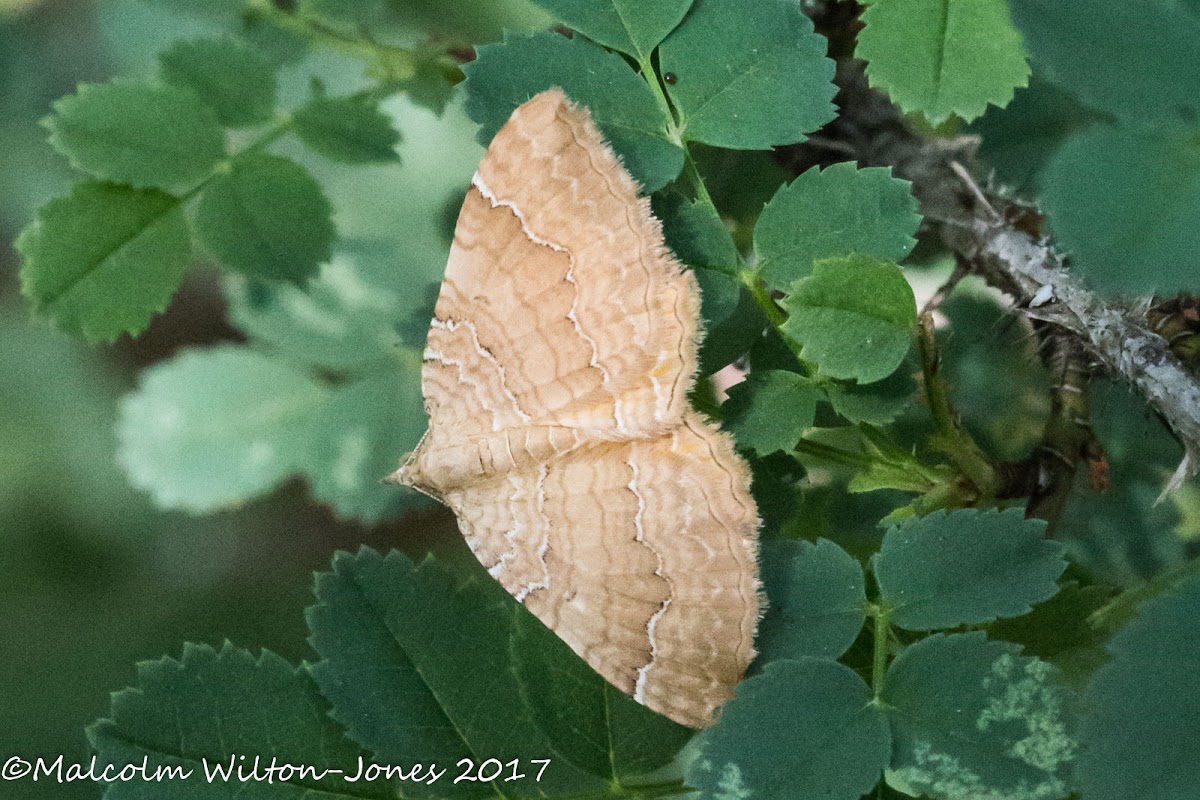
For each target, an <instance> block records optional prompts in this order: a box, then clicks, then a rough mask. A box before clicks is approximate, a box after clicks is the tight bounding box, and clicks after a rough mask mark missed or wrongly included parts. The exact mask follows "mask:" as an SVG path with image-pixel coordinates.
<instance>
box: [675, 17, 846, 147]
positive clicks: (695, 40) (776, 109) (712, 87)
mask: <svg viewBox="0 0 1200 800" xmlns="http://www.w3.org/2000/svg"><path fill="white" fill-rule="evenodd" d="M747 11H748V9H747V7H746V4H745V3H744V2H743V1H742V0H696V2H695V4H694V5H693V6H692V10H691V11H689V12H688V15H687V16H686V17H684V20H683V23H682V24H680V26H679V27H678V28H676V29H675V30H674V32H672V33H671V35H670V36H668V37H667V39H666V41H664V42H663V43H662V46H661V47H660V48H659V60H660V63H661V67H662V71H663V73H664V74H666V73H668V72H669V73H671V74H672V75H673V76H674V81H673V82H671V83H668V84H667V92H668V94H670V96H671V100H672V101H673V102H674V104H675V107H676V109H677V110H678V112H679V115H680V117H681V122H682V125H681V127H682V135H683V137H684V138H685V139H687V140H689V141H697V142H706V143H708V144H712V145H717V146H718V147H730V148H735V149H740V150H763V149H766V148H768V147H771V146H772V145H782V144H792V143H794V142H800V141H803V140H804V135H805V134H806V133H810V132H812V131H814V130H816V129H817V128H819V127H821V126H822V125H824V124H825V123H826V122H829V121H830V120H831V119H833V117H834V108H833V103H832V100H833V95H834V92H835V87H834V85H833V62H832V61H831V60H830V59H828V58H826V57H825V50H826V48H827V46H828V41H827V40H826V39H825V37H823V36H820V35H818V34H817V33H815V32H814V31H813V24H812V21H811V20H810V19H809V18H808V17H807V16H805V14H804V12H803V11H802V10H801V8H800V5H799V4H798V3H795V2H791V0H758V2H756V3H755V4H754V7H753V11H752V13H747Z"/></svg>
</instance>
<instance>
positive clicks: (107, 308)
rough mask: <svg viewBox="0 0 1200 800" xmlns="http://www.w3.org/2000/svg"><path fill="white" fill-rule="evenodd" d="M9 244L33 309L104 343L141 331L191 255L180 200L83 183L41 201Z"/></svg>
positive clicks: (164, 301)
mask: <svg viewBox="0 0 1200 800" xmlns="http://www.w3.org/2000/svg"><path fill="white" fill-rule="evenodd" d="M16 247H17V251H18V252H19V253H20V254H21V257H22V259H23V263H22V266H21V291H22V292H23V293H24V294H25V295H26V296H27V297H28V298H29V299H30V300H31V301H32V303H33V308H34V311H35V313H37V314H38V315H40V316H44V317H48V318H50V319H51V320H53V321H54V323H55V324H56V325H58V326H59V327H60V328H62V329H63V330H65V331H69V332H71V333H75V334H79V335H81V336H83V337H85V338H88V339H99V340H105V341H112V340H113V339H115V338H117V336H118V335H119V334H121V333H126V332H128V333H134V334H136V333H140V332H141V331H143V330H145V328H146V326H147V325H148V324H149V323H150V318H151V316H153V315H154V314H155V313H157V312H159V311H162V310H163V309H164V308H166V306H167V303H168V302H170V300H171V295H172V294H174V293H175V290H176V289H177V288H178V287H179V282H180V281H181V280H182V279H183V273H184V271H185V270H186V269H187V266H188V263H189V262H190V261H191V255H192V248H191V237H190V235H189V233H188V229H187V223H186V221H185V220H184V217H183V212H182V209H181V208H180V203H179V198H176V197H172V196H171V195H169V194H165V193H163V192H160V191H158V190H156V189H132V188H129V187H127V186H116V185H112V184H106V183H94V182H90V181H89V182H84V183H79V184H76V185H75V187H74V190H73V191H72V193H71V194H70V195H69V196H68V197H63V198H59V199H57V200H52V201H50V202H49V203H48V204H46V206H45V207H44V208H43V209H42V210H41V211H40V212H39V214H38V218H37V220H36V221H35V222H34V223H33V225H31V226H30V227H29V228H27V229H26V230H25V231H24V232H23V233H22V234H21V236H20V238H19V239H18V240H17V244H16Z"/></svg>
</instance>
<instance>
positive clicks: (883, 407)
mask: <svg viewBox="0 0 1200 800" xmlns="http://www.w3.org/2000/svg"><path fill="white" fill-rule="evenodd" d="M820 389H821V391H822V393H824V395H825V399H827V400H828V401H829V403H830V405H832V406H833V410H834V411H836V412H837V413H838V414H841V415H842V416H843V417H845V418H846V419H848V420H850V421H851V422H853V423H855V424H857V423H860V422H865V423H866V424H868V425H886V424H888V423H889V422H891V421H892V420H894V419H895V418H896V417H898V416H899V415H900V414H902V413H904V411H906V410H907V409H910V408H912V407H914V405H915V404H916V400H915V399H914V398H913V395H914V394H915V393H916V391H917V382H916V381H915V380H913V376H912V372H911V371H910V370H908V369H904V368H901V369H898V370H896V371H895V372H893V373H892V374H891V375H889V376H888V377H886V378H884V379H883V380H881V381H876V382H875V383H871V384H867V385H865V386H864V385H862V384H858V383H850V382H844V381H826V382H824V383H822V384H821V385H820Z"/></svg>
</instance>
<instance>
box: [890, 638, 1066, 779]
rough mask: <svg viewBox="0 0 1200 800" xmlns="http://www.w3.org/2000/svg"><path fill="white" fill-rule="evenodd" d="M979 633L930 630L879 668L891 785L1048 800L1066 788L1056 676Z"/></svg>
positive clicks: (1062, 707)
mask: <svg viewBox="0 0 1200 800" xmlns="http://www.w3.org/2000/svg"><path fill="white" fill-rule="evenodd" d="M1019 652H1020V649H1019V648H1018V647H1016V646H1015V645H1010V644H1006V643H1004V642H989V641H987V638H986V637H985V636H984V634H983V633H982V632H975V633H966V634H955V635H950V636H946V635H943V634H935V635H933V636H930V637H928V638H926V639H922V640H921V641H919V642H917V643H915V644H913V645H911V646H909V647H908V648H907V649H906V650H905V651H904V652H902V653H901V654H900V655H899V656H898V657H897V658H896V660H895V661H893V662H892V664H891V665H890V666H889V667H888V671H887V675H886V677H885V679H884V685H883V695H882V699H883V701H884V708H885V709H886V710H887V711H886V713H887V715H888V718H889V720H890V721H891V726H892V765H891V768H890V769H889V770H888V771H887V773H886V779H887V782H888V784H889V785H890V786H892V787H893V788H895V789H898V790H900V791H902V792H904V793H906V794H910V795H913V796H918V797H919V796H922V795H928V796H930V797H937V798H944V800H978V798H981V797H994V798H1013V800H1056V798H1060V797H1064V796H1065V795H1066V794H1067V793H1068V791H1069V789H1070V787H1069V784H1068V783H1067V774H1068V770H1069V768H1070V766H1071V762H1072V759H1073V758H1074V755H1075V749H1076V743H1075V740H1074V738H1073V734H1072V730H1071V729H1072V727H1073V725H1074V716H1073V711H1074V702H1073V697H1072V696H1071V694H1070V693H1069V692H1068V691H1067V690H1066V689H1065V688H1064V687H1063V686H1061V684H1060V683H1059V681H1058V675H1057V672H1056V670H1055V669H1054V668H1053V667H1052V666H1050V665H1049V664H1047V663H1045V662H1043V661H1039V660H1037V659H1036V658H1025V657H1023V656H1020V655H1018V653H1019Z"/></svg>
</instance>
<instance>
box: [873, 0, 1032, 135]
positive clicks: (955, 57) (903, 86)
mask: <svg viewBox="0 0 1200 800" xmlns="http://www.w3.org/2000/svg"><path fill="white" fill-rule="evenodd" d="M861 19H862V22H863V24H864V25H865V26H866V28H864V29H863V31H862V32H861V33H859V35H858V46H857V47H856V48H855V51H854V54H855V55H856V56H857V57H858V58H864V59H866V61H867V78H868V79H869V80H870V81H871V86H872V87H874V88H876V89H882V90H884V91H886V92H887V93H888V94H889V95H890V96H891V98H892V100H893V101H895V102H896V103H897V104H898V105H899V106H900V107H901V108H902V109H904V111H906V112H918V113H920V114H924V115H925V118H926V119H928V120H929V121H930V122H932V123H933V124H935V125H937V124H940V123H942V122H944V121H945V120H946V119H948V118H949V117H950V116H951V115H953V114H957V115H958V116H960V117H962V118H963V119H965V120H972V119H975V118H976V117H978V116H980V115H981V114H983V112H984V111H985V110H986V109H987V106H988V104H989V103H991V104H993V105H997V106H1001V107H1003V106H1006V105H1008V102H1009V101H1010V100H1012V97H1013V90H1014V89H1015V88H1017V87H1019V86H1025V85H1026V84H1027V83H1028V81H1029V65H1028V64H1026V63H1025V50H1024V49H1023V48H1022V47H1021V34H1019V33H1018V32H1017V30H1016V28H1014V27H1013V24H1012V21H1011V20H1010V19H1009V16H1008V5H1007V3H1006V0H967V1H966V2H963V0H876V1H875V2H873V3H871V4H870V5H869V6H868V7H867V10H866V11H864V12H863V14H862V17H861Z"/></svg>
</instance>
